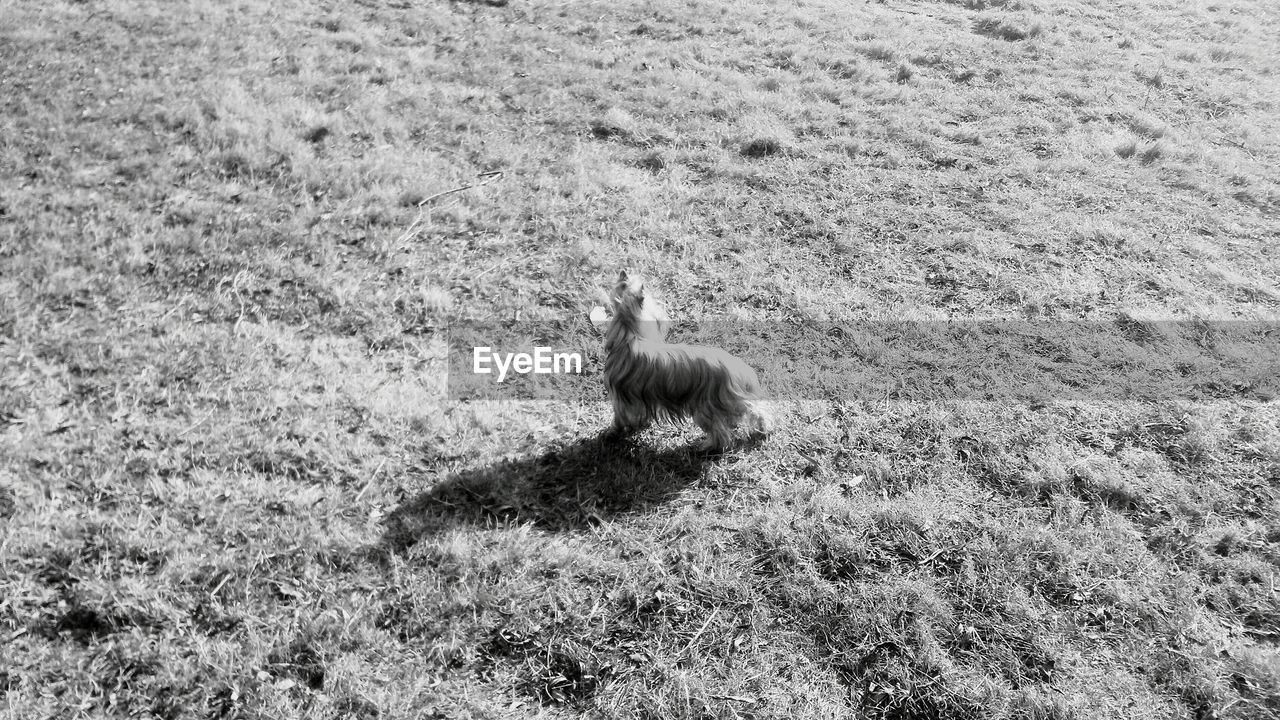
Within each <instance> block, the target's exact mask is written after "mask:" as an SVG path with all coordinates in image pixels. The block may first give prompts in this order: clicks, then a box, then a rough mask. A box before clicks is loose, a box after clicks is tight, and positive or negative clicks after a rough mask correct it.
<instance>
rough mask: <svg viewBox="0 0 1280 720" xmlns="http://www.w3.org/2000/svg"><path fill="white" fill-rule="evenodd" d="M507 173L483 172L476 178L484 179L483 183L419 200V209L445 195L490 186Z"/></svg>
mask: <svg viewBox="0 0 1280 720" xmlns="http://www.w3.org/2000/svg"><path fill="white" fill-rule="evenodd" d="M505 172H506V171H505V170H493V171H491V172H482V173H480V174H479V175H476V177H479V178H484V180H483V181H482V182H478V183H471V184H469V185H463V186H462V187H456V188H453V189H452V190H445V191H444V192H438V193H436V194H435V195H428V196H427V197H425V198H423V199H421V200H419V201H418V207H422V206H423V205H426V204H427V203H429V202H431V201H432V200H435V199H436V198H442V197H444V196H445V195H452V194H454V193H456V192H462V191H463V190H470V189H471V188H478V187H481V186H483V185H488V184H489V183H491V182H493V181H494V180H496V179H498V178H500V177H502V175H503V174H504V173H505Z"/></svg>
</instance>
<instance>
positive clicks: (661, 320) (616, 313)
mask: <svg viewBox="0 0 1280 720" xmlns="http://www.w3.org/2000/svg"><path fill="white" fill-rule="evenodd" d="M605 301H606V302H607V306H606V307H597V308H595V309H593V310H592V311H591V321H592V323H594V324H595V326H596V327H597V328H600V329H601V330H602V331H603V330H604V328H605V327H606V326H607V325H608V324H609V323H610V322H613V321H614V320H616V319H618V318H625V321H626V323H627V324H628V325H634V323H636V322H641V323H654V325H655V327H656V330H657V336H658V337H659V339H661V338H665V337H666V335H667V329H668V327H669V325H670V322H669V321H668V319H667V314H666V312H665V311H664V310H663V309H662V305H661V304H660V303H658V301H657V298H655V297H653V296H652V295H651V294H650V293H649V292H648V291H647V290H646V289H645V280H644V276H643V275H641V274H640V273H638V272H635V271H634V270H623V271H622V272H620V273H618V281H617V282H616V283H615V284H614V286H613V289H612V290H610V291H609V292H608V295H607V297H606V298H605Z"/></svg>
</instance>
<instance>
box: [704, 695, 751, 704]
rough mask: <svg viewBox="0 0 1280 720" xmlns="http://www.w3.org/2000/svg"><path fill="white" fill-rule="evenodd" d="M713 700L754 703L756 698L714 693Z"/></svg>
mask: <svg viewBox="0 0 1280 720" xmlns="http://www.w3.org/2000/svg"><path fill="white" fill-rule="evenodd" d="M711 699H712V700H728V701H729V702H740V703H754V702H755V701H756V699H755V698H749V697H742V696H741V695H712V696H711Z"/></svg>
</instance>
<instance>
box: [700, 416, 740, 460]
mask: <svg viewBox="0 0 1280 720" xmlns="http://www.w3.org/2000/svg"><path fill="white" fill-rule="evenodd" d="M694 422H695V423H697V424H698V427H700V428H702V430H703V432H705V433H706V434H707V438H706V439H705V440H703V441H702V444H701V445H700V446H699V449H700V450H703V451H705V452H723V451H724V449H725V448H727V447H729V444H730V443H731V442H732V441H733V433H732V430H731V429H730V428H729V426H728V425H727V424H725V423H724V422H722V421H721V420H720V419H719V418H716V417H712V416H707V415H700V416H698V417H695V418H694Z"/></svg>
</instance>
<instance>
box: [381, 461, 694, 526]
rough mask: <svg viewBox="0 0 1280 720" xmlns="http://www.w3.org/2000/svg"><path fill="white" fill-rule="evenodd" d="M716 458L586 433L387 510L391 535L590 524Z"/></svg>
mask: <svg viewBox="0 0 1280 720" xmlns="http://www.w3.org/2000/svg"><path fill="white" fill-rule="evenodd" d="M714 458H715V456H714V455H708V454H706V453H703V452H700V451H698V450H697V449H695V448H693V447H689V446H684V447H674V448H670V449H654V448H652V447H649V446H648V445H646V444H644V443H641V442H637V441H635V440H633V439H630V438H625V439H609V438H606V437H603V436H600V437H592V438H583V439H579V440H577V441H574V442H571V443H568V444H565V445H561V446H557V447H552V448H550V449H548V450H546V451H545V452H543V453H542V454H541V455H536V456H532V457H527V458H520V459H515V460H503V461H500V462H497V463H493V464H491V465H486V466H483V467H479V468H474V469H469V470H463V471H460V472H457V473H454V474H452V475H450V476H449V477H447V478H446V479H444V480H441V481H440V482H438V483H437V484H435V485H434V486H433V487H431V489H429V490H427V491H425V492H423V493H420V494H419V495H417V496H415V497H411V498H409V499H407V500H405V501H404V502H403V503H401V504H400V506H399V507H397V508H396V509H395V510H393V511H392V512H391V513H390V514H389V515H388V517H387V518H386V532H385V534H384V541H385V543H386V544H387V545H388V546H390V547H391V548H392V549H395V550H400V549H404V548H406V547H408V546H410V545H412V544H414V543H415V542H417V540H418V539H419V538H421V537H423V536H426V535H432V534H436V533H440V532H442V531H444V530H447V529H449V528H450V527H453V526H456V525H459V524H466V523H471V524H476V525H480V526H493V525H501V524H508V523H516V524H519V523H533V524H534V525H537V526H539V527H542V528H546V529H549V530H576V529H583V528H587V527H590V526H591V525H592V524H595V523H598V522H601V521H603V520H605V519H607V518H609V517H611V516H615V515H619V514H624V513H628V512H633V511H638V510H643V509H644V508H647V507H652V506H654V505H658V504H660V503H663V502H665V501H667V500H669V499H670V498H672V497H674V496H675V495H676V494H678V493H679V492H680V490H681V489H683V488H686V487H688V486H690V485H692V484H695V483H696V482H698V480H699V479H700V478H701V477H702V475H703V472H704V469H705V466H706V465H707V463H708V462H710V461H711V460H713V459H714Z"/></svg>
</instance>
